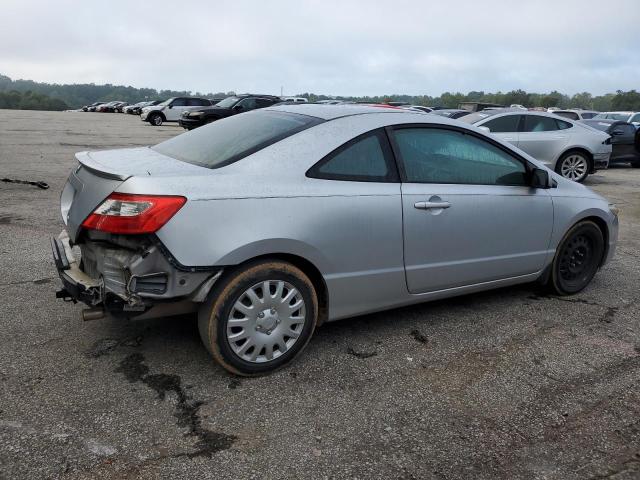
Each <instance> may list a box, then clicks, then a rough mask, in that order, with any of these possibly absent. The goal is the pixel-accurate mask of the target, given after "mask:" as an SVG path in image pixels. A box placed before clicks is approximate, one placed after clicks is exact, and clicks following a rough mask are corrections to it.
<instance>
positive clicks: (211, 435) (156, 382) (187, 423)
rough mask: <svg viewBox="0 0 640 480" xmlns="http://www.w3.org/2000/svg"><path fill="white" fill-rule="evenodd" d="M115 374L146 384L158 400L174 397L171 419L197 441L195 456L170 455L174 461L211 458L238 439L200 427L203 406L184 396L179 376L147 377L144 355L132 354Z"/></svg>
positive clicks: (160, 374) (197, 401) (147, 371)
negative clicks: (170, 395) (176, 458)
mask: <svg viewBox="0 0 640 480" xmlns="http://www.w3.org/2000/svg"><path fill="white" fill-rule="evenodd" d="M116 372H120V373H122V374H123V375H124V376H125V378H126V379H127V380H128V381H129V382H131V383H136V382H141V383H143V384H145V385H146V386H148V387H149V388H151V389H152V390H154V391H155V392H156V394H157V395H158V398H159V399H160V400H164V399H165V398H166V396H167V393H173V394H174V395H175V396H176V400H177V403H176V407H175V412H174V414H173V415H174V417H176V419H177V424H178V426H179V427H183V428H184V427H187V428H188V430H189V431H188V433H187V434H186V435H188V436H192V437H195V438H196V439H197V441H196V444H195V451H194V452H189V453H182V454H178V455H172V456H173V457H176V456H186V457H189V458H195V457H211V456H212V455H213V454H214V453H216V452H219V451H221V450H227V449H228V448H230V447H231V446H232V445H233V443H234V442H235V441H236V439H237V437H236V436H234V435H226V434H224V433H219V432H214V431H211V430H209V429H207V428H205V427H203V426H202V421H201V419H200V414H199V410H200V407H201V406H202V405H203V404H204V402H202V401H200V400H194V399H192V398H191V397H190V396H189V395H188V394H187V393H186V392H185V389H184V388H183V386H182V380H181V378H180V377H179V376H178V375H172V374H165V373H155V374H151V373H149V367H148V366H147V365H145V363H144V355H142V354H141V353H133V354H131V355H128V356H127V357H125V358H124V359H123V360H122V361H121V362H120V366H119V367H118V368H116Z"/></svg>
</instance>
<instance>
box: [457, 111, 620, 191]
mask: <svg viewBox="0 0 640 480" xmlns="http://www.w3.org/2000/svg"><path fill="white" fill-rule="evenodd" d="M460 121H462V122H465V123H470V124H473V125H475V126H477V127H480V128H482V129H483V130H486V131H489V132H491V133H492V134H493V135H495V136H496V137H498V138H500V139H502V140H504V141H507V142H509V143H511V144H512V145H515V146H516V147H518V148H519V149H521V150H524V151H525V152H526V153H528V154H529V155H531V156H532V157H534V158H535V159H537V160H539V161H541V162H542V163H544V164H545V165H546V166H547V167H549V168H550V169H552V170H555V171H556V172H557V173H559V174H560V175H562V176H563V177H565V178H567V179H569V180H573V181H574V182H582V181H584V179H585V178H587V176H588V175H589V173H593V172H595V171H596V170H598V169H601V168H607V167H608V166H609V157H610V156H611V143H610V138H611V137H610V136H609V135H607V134H606V133H603V132H599V131H596V130H595V129H593V128H589V127H587V126H585V125H583V124H581V123H579V122H574V121H572V120H569V119H566V118H560V117H558V116H557V115H554V114H550V113H543V112H535V111H528V112H525V111H522V110H505V109H503V110H490V111H482V112H476V113H472V114H470V115H466V116H464V117H462V118H460Z"/></svg>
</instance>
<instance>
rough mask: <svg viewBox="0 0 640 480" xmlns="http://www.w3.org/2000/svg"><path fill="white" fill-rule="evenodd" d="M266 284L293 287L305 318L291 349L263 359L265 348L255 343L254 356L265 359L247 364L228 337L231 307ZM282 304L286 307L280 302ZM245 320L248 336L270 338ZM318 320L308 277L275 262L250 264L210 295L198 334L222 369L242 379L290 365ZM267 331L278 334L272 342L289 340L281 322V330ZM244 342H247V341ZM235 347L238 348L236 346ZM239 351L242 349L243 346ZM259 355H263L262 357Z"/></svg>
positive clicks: (255, 322) (252, 321)
mask: <svg viewBox="0 0 640 480" xmlns="http://www.w3.org/2000/svg"><path fill="white" fill-rule="evenodd" d="M265 281H274V282H280V281H282V282H286V283H287V284H289V285H291V286H292V287H293V288H295V289H296V290H297V292H298V293H299V294H300V295H301V299H302V300H303V301H304V303H303V305H304V307H303V308H304V309H305V315H304V321H303V323H302V324H301V329H300V330H299V333H298V335H299V336H298V337H297V339H296V340H294V343H293V344H292V345H291V346H290V347H287V349H286V350H285V351H284V353H282V352H281V351H280V350H279V349H278V350H277V352H280V353H279V356H277V357H276V358H274V359H272V360H266V358H267V357H266V355H267V353H266V351H265V350H264V348H265V347H263V346H262V343H261V342H257V343H258V347H256V349H258V348H259V349H260V351H259V352H257V354H258V355H262V356H264V359H262V360H261V362H260V363H257V362H256V361H247V360H246V359H243V358H242V357H241V356H240V355H239V354H238V353H236V352H235V351H234V349H233V347H232V345H231V343H230V340H229V339H228V338H227V335H228V331H229V330H228V326H229V321H230V320H231V317H232V315H233V310H232V309H233V308H234V305H236V304H237V302H239V301H241V300H242V299H243V298H244V295H245V292H247V291H248V290H249V289H251V288H256V287H257V286H258V285H259V284H262V282H265ZM285 293H286V292H285ZM270 295H271V292H270ZM263 296H264V292H263ZM263 298H264V297H263ZM282 305H285V304H284V303H283V304H282ZM259 310H260V308H258V309H257V310H255V312H256V313H257V312H258V311H259ZM265 311H266V310H265ZM272 311H273V310H272ZM246 321H247V322H249V323H247V324H246V325H247V330H249V331H250V335H256V336H259V335H258V334H256V333H254V332H255V331H258V332H260V335H271V333H270V332H269V333H267V332H263V331H261V330H259V328H260V325H259V324H258V322H259V320H258V319H257V318H253V317H252V318H249V315H247V320H246ZM317 321H318V299H317V295H316V291H315V288H314V287H313V283H312V282H311V280H309V277H307V275H305V273H304V272H302V271H301V270H300V269H299V268H297V267H296V266H294V265H292V264H290V263H287V262H282V261H278V260H266V261H259V262H255V263H250V264H247V265H244V266H242V267H240V268H239V269H237V270H235V271H232V272H230V273H229V274H227V275H226V276H224V277H222V278H221V279H220V280H219V282H218V283H217V284H216V285H215V286H214V288H213V290H212V291H211V293H210V294H209V299H208V300H207V302H206V303H205V304H204V305H203V306H202V307H201V308H200V311H199V312H198V330H199V332H200V338H201V339H202V342H203V343H204V345H205V347H206V348H207V350H209V352H210V353H211V355H212V356H213V358H214V359H215V360H216V361H217V362H218V363H219V364H220V365H221V366H222V367H223V368H224V369H226V370H227V371H229V372H231V373H234V374H236V375H243V376H257V375H263V374H267V373H271V372H273V371H275V370H277V369H279V368H282V367H284V366H285V365H287V364H289V363H290V362H291V361H292V360H293V359H294V358H295V357H296V356H297V355H298V354H300V352H301V351H302V350H303V349H304V347H305V346H306V344H307V343H308V342H309V340H310V339H311V336H312V335H313V332H314V330H315V328H316V324H317ZM243 322H244V321H243ZM230 328H231V329H232V330H231V331H233V329H234V328H240V329H242V332H244V328H245V327H233V326H231V327H230ZM270 328H272V332H273V333H274V334H276V335H278V336H276V335H274V337H273V339H276V338H283V339H284V338H288V337H286V334H283V333H282V332H285V333H286V328H287V327H285V326H284V322H283V326H282V327H281V326H280V324H279V323H278V324H276V326H275V327H274V326H271V327H270ZM278 329H284V330H278ZM259 338H262V339H264V341H266V342H269V341H271V342H273V341H274V340H270V338H271V337H267V336H263V337H259ZM246 341H247V342H249V340H246ZM241 345H242V344H241ZM235 347H236V348H238V344H237V343H236V345H235ZM239 348H242V346H240V347H239ZM250 351H251V347H250V348H249V350H248V351H247V354H248V353H249V352H250ZM262 352H265V353H264V354H262ZM275 353H276V350H275V349H274V350H273V353H272V356H273V354H275Z"/></svg>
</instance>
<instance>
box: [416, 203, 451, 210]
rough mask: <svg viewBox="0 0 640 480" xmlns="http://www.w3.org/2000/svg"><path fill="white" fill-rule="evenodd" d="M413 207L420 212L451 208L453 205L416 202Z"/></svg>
mask: <svg viewBox="0 0 640 480" xmlns="http://www.w3.org/2000/svg"><path fill="white" fill-rule="evenodd" d="M413 206H414V208H417V209H418V210H435V209H440V208H449V207H450V206H451V204H450V203H449V202H416V203H414V204H413Z"/></svg>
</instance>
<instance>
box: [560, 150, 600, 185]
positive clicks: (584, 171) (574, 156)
mask: <svg viewBox="0 0 640 480" xmlns="http://www.w3.org/2000/svg"><path fill="white" fill-rule="evenodd" d="M571 162H581V164H583V165H584V166H583V167H581V170H580V173H581V174H580V175H578V176H573V174H572V173H571V172H572V171H575V170H572V169H571V168H569V165H568V164H569V163H571ZM565 163H567V168H566V169H563V165H565ZM576 168H577V167H576ZM591 168H592V165H591V159H590V158H589V156H588V155H587V154H586V153H584V152H581V151H578V150H571V151H569V152H565V153H563V154H562V156H561V157H560V158H559V159H558V161H557V163H556V169H555V170H556V173H558V174H559V175H561V176H562V177H564V178H566V179H567V180H571V181H574V182H578V183H582V182H584V181H585V180H586V178H587V177H588V176H589V172H590V171H591Z"/></svg>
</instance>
